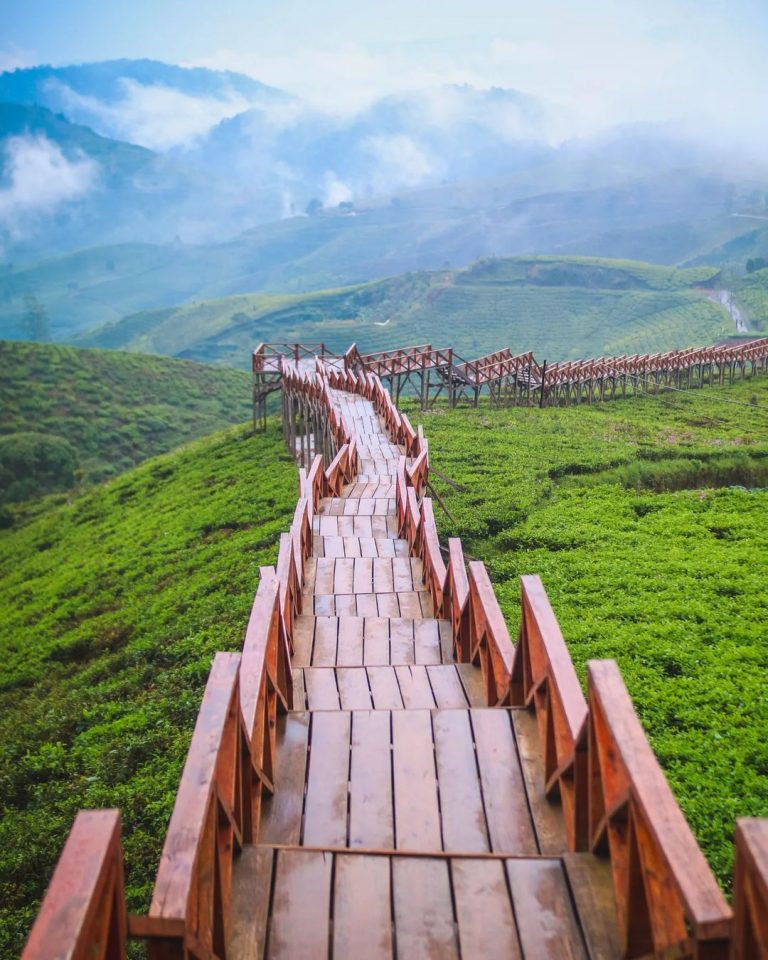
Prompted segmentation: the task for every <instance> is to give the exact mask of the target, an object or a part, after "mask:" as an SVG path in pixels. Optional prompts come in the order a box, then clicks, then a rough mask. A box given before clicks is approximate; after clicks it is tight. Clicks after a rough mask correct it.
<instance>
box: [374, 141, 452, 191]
mask: <svg viewBox="0 0 768 960" xmlns="http://www.w3.org/2000/svg"><path fill="white" fill-rule="evenodd" d="M363 149H364V150H365V151H366V152H367V153H369V154H370V155H371V156H372V157H373V158H374V159H375V161H376V168H375V169H374V170H372V171H371V181H372V182H371V185H372V187H373V190H374V192H376V193H388V192H390V191H391V190H393V189H398V188H399V189H402V188H409V187H418V186H421V184H423V183H426V182H427V181H428V180H429V179H430V178H433V177H434V175H435V173H436V163H435V161H434V160H433V159H432V158H431V157H429V156H428V154H427V152H426V151H425V150H424V148H423V147H422V146H421V145H420V144H418V143H417V142H416V140H415V139H414V138H413V137H409V136H407V135H405V134H401V133H398V134H393V135H391V136H389V135H380V136H374V137H368V139H367V140H366V141H365V142H364V143H363Z"/></svg>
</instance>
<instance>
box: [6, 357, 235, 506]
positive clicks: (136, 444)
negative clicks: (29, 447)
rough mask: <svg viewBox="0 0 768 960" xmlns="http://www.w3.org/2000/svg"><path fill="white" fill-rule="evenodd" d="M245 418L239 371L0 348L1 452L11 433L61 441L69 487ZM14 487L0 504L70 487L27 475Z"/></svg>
mask: <svg viewBox="0 0 768 960" xmlns="http://www.w3.org/2000/svg"><path fill="white" fill-rule="evenodd" d="M249 416H250V380H249V377H248V375H247V374H245V373H243V372H241V371H239V370H227V369H224V368H222V367H210V366H203V365H201V364H196V363H188V362H183V361H179V360H170V359H165V358H161V357H145V356H139V355H136V354H128V353H117V352H114V351H105V350H84V349H76V348H74V347H61V346H52V345H43V344H34V343H18V342H10V341H5V342H1V341H0V447H2V446H3V444H5V446H6V447H7V446H8V441H7V439H6V438H8V437H9V436H11V435H16V434H25V435H29V434H35V435H43V436H44V437H46V438H48V439H51V438H56V439H57V440H61V441H63V442H64V443H65V444H66V445H67V446H68V447H69V448H70V449H71V450H72V453H73V456H74V461H75V471H74V475H73V476H72V477H71V478H70V479H71V483H74V482H76V481H77V482H81V483H92V482H95V481H99V480H103V479H105V478H106V477H110V476H114V475H116V474H118V473H121V472H122V471H123V470H126V469H127V468H129V467H132V466H134V465H135V464H137V463H139V462H141V461H142V460H146V459H147V458H148V457H152V456H155V455H157V454H159V453H164V452H166V451H168V450H171V449H172V448H174V447H176V446H179V445H180V444H182V443H184V442H186V441H187V440H192V439H194V438H196V437H201V436H203V435H205V434H208V433H211V432H213V431H214V430H217V429H221V428H222V427H224V426H228V425H230V424H235V423H242V421H243V420H247V419H248V417H249ZM3 464H4V460H3V455H2V452H0V471H2V468H3ZM19 483H20V485H17V486H16V487H15V488H14V489H13V490H11V489H9V487H8V486H6V489H5V490H4V495H0V500H23V499H27V498H28V497H31V496H35V495H37V494H39V493H47V492H50V491H51V490H55V489H62V488H66V487H67V486H68V484H67V483H64V484H57V483H56V482H53V483H49V482H47V481H46V480H45V478H43V477H42V476H38V478H37V480H36V479H35V477H34V476H32V475H27V476H22V477H20V479H19ZM70 485H71V484H70Z"/></svg>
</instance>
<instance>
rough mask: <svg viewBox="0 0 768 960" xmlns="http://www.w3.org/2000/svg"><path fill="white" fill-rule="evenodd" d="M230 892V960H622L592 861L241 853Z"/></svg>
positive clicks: (600, 872)
mask: <svg viewBox="0 0 768 960" xmlns="http://www.w3.org/2000/svg"><path fill="white" fill-rule="evenodd" d="M234 888H235V891H236V894H235V898H234V900H233V904H232V907H233V909H232V916H233V922H232V923H231V925H230V929H229V937H228V942H227V957H228V958H229V960H253V958H256V957H262V956H263V957H265V958H269V960H273V958H277V957H279V958H281V960H298V958H309V957H323V958H325V957H330V958H332V960H352V958H355V960H357V958H366V960H394V958H395V957H397V960H424V958H427V957H434V958H440V960H458V958H459V957H461V958H463V960H480V958H488V957H504V958H509V960H560V958H563V960H566V958H567V960H614V958H618V957H619V956H620V950H619V936H618V931H617V928H616V920H615V909H614V910H611V904H612V902H613V894H612V890H611V880H610V874H609V871H608V870H607V868H606V865H605V864H603V863H601V862H600V861H599V860H598V859H597V858H596V857H593V856H592V855H590V854H569V855H566V856H563V857H557V858H539V859H533V858H505V857H457V856H446V855H441V856H430V857H425V856H402V855H393V854H386V853H375V854H369V853H353V852H344V853H341V852H335V853H331V852H326V851H322V850H317V851H316V850H301V849H295V848H290V849H273V848H270V847H248V848H246V849H245V850H244V851H243V854H242V856H241V857H240V858H239V861H238V864H237V867H236V873H235V878H234ZM596 904H599V905H600V907H601V908H602V911H601V912H598V911H596V909H595V905H596Z"/></svg>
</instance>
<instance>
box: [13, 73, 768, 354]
mask: <svg viewBox="0 0 768 960" xmlns="http://www.w3.org/2000/svg"><path fill="white" fill-rule="evenodd" d="M3 101H5V102H3ZM561 125H562V117H561V116H560V115H558V113H557V111H556V109H554V108H553V107H552V106H551V105H550V104H547V103H544V102H543V101H541V100H539V99H537V98H535V97H532V96H529V95H527V94H524V93H521V92H519V91H516V90H510V89H498V88H491V89H487V90H478V89H475V88H473V87H471V86H468V85H463V86H448V87H439V88H434V89H427V90H421V91H414V92H412V93H400V94H397V95H393V96H388V97H383V98H380V99H379V100H376V101H374V102H373V103H371V104H370V105H368V106H367V107H366V108H364V109H362V110H358V111H357V112H356V113H354V114H347V115H340V114H339V115H337V114H330V113H328V112H322V111H320V110H318V109H316V108H313V107H310V106H309V105H307V104H305V103H303V102H301V101H300V100H298V99H297V98H296V97H293V96H291V95H289V94H287V93H285V92H283V91H280V90H277V89H275V88H274V87H269V86H267V85H265V84H262V83H259V82H258V81H257V80H253V79H251V78H250V77H246V76H244V75H242V74H236V73H230V72H220V71H212V70H207V69H202V68H184V67H177V66H172V65H168V64H164V63H159V62H156V61H148V60H140V61H128V60H121V61H107V62H103V63H94V64H84V65H80V66H69V67H35V68H29V69H23V70H16V71H13V72H9V73H4V74H0V335H3V336H10V337H19V336H23V335H24V334H23V329H22V326H21V316H22V312H23V304H24V297H25V296H26V295H29V294H32V295H34V296H35V297H36V298H37V299H38V300H39V301H40V302H41V303H42V305H43V306H44V308H45V309H46V311H47V312H48V315H49V318H50V321H51V332H52V335H53V336H54V337H55V338H59V339H61V338H67V337H73V336H76V335H78V334H79V333H81V332H82V331H84V330H87V329H91V328H95V327H99V326H102V325H104V324H105V323H110V322H114V321H115V320H117V319H118V318H119V317H121V316H124V315H126V314H134V313H136V312H137V311H146V310H150V309H152V308H166V307H170V306H173V305H176V304H180V303H188V302H191V301H195V300H202V299H210V298H220V297H226V296H231V295H236V294H245V293H256V292H260V291H262V292H280V293H304V292H308V291H312V290H322V289H325V288H329V287H331V288H333V287H338V286H347V285H350V284H360V283H365V282H368V281H372V280H377V279H382V278H385V277H390V276H393V275H397V274H403V273H408V272H412V271H419V270H440V269H447V268H456V267H461V266H465V265H467V264H469V263H471V262H472V261H474V260H476V259H477V258H479V257H487V256H497V257H498V256H509V255H521V254H563V255H565V254H577V255H592V256H609V257H628V258H636V259H640V260H647V261H653V262H658V263H664V264H687V263H690V264H696V265H709V264H712V265H716V266H720V267H727V268H735V269H736V270H737V271H738V270H742V271H743V263H744V260H745V259H746V258H747V257H755V256H757V257H759V256H764V255H765V254H766V253H768V219H767V218H766V214H767V213H768V210H767V207H766V204H767V200H768V173H767V174H765V175H764V174H763V173H762V172H761V171H760V170H759V169H755V168H754V166H753V167H751V168H749V169H748V168H746V167H745V166H744V164H743V163H742V162H741V161H737V159H736V158H735V157H733V156H731V157H729V156H727V154H726V153H724V149H725V148H724V147H723V146H722V145H721V144H719V143H718V142H717V138H715V137H711V138H708V136H707V135H706V134H703V135H702V134H701V133H696V134H695V133H694V132H692V131H691V130H690V129H682V128H677V127H673V126H671V125H668V124H667V125H653V124H646V125H642V126H637V125H636V126H631V127H622V128H614V129H611V130H609V131H608V132H605V133H603V134H601V135H599V136H590V137H581V138H570V139H569V138H565V139H563V138H562V136H561V135H559V134H558V126H561ZM708 139H711V140H712V144H709V143H707V142H706V141H707V140H708Z"/></svg>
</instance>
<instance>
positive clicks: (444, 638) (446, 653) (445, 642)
mask: <svg viewBox="0 0 768 960" xmlns="http://www.w3.org/2000/svg"><path fill="white" fill-rule="evenodd" d="M437 625H438V629H439V631H440V653H441V656H442V658H443V663H453V661H454V656H453V628H452V626H451V621H450V620H438V621H437ZM471 702H472V701H471V699H470V703H471ZM472 705H473V706H478V707H479V706H485V697H483V703H477V704H474V703H473V704H472Z"/></svg>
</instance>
